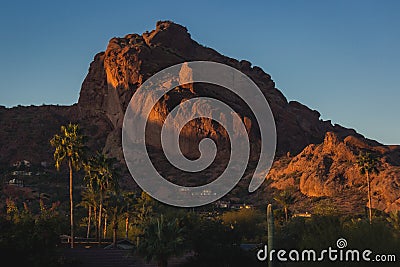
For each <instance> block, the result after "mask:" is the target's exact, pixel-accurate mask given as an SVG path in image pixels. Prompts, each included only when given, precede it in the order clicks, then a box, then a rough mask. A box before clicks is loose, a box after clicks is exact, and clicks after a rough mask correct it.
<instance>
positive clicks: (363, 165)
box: [357, 152, 379, 224]
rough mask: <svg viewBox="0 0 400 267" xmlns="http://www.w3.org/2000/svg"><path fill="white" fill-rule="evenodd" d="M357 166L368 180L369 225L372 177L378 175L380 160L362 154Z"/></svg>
mask: <svg viewBox="0 0 400 267" xmlns="http://www.w3.org/2000/svg"><path fill="white" fill-rule="evenodd" d="M357 164H358V167H359V168H360V173H361V174H362V175H365V176H366V178H367V186H368V210H369V223H370V224H372V196H371V181H370V175H371V174H373V173H375V174H378V173H379V170H378V168H377V166H378V160H377V158H376V157H374V156H372V155H371V153H368V152H366V153H362V152H360V154H359V155H358V157H357Z"/></svg>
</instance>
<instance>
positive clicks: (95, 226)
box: [93, 206, 99, 239]
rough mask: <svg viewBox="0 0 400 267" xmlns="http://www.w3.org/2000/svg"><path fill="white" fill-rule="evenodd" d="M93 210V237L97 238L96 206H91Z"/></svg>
mask: <svg viewBox="0 0 400 267" xmlns="http://www.w3.org/2000/svg"><path fill="white" fill-rule="evenodd" d="M93 211H94V228H95V229H94V230H95V239H97V238H98V233H99V230H98V225H97V208H96V206H94V207H93Z"/></svg>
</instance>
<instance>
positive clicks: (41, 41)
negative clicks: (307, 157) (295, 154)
mask: <svg viewBox="0 0 400 267" xmlns="http://www.w3.org/2000/svg"><path fill="white" fill-rule="evenodd" d="M399 14H400V1H390V0H385V1H377V0H376V1H368V0H359V1H355V0H354V1H329V0H328V1H314V0H307V1H305V0H304V1H296V0H293V1H285V0H281V1H278V0H276V1H237V2H234V1H226V2H225V3H218V1H159V2H157V1H147V2H146V3H145V1H141V3H140V4H138V3H135V1H62V2H61V1H8V2H3V3H2V7H1V9H0V36H1V44H0V48H1V49H0V59H1V63H2V64H0V105H5V106H7V107H11V106H16V105H18V104H21V105H31V104H33V105H41V104H43V103H45V104H62V105H69V104H72V103H75V102H77V99H78V97H79V90H80V86H81V83H82V81H83V79H84V77H85V76H86V74H87V71H88V67H89V64H90V62H91V61H92V59H93V56H94V55H95V54H96V53H97V52H99V51H104V50H105V48H106V46H107V43H108V40H109V39H110V38H112V37H114V36H124V35H126V34H128V33H142V32H144V31H146V30H152V29H153V28H154V27H155V23H156V21H158V20H172V21H174V22H177V23H180V24H182V25H184V26H186V27H187V28H188V30H189V32H190V33H191V35H192V38H194V39H195V40H196V41H198V42H199V43H201V44H203V45H206V46H208V47H212V48H214V49H216V50H217V51H219V52H220V53H222V54H224V55H227V56H230V57H234V58H237V59H239V60H241V59H246V60H249V61H251V62H252V63H253V65H257V66H260V67H261V68H263V69H264V71H266V72H267V73H269V74H271V76H272V79H273V80H274V81H275V83H276V86H277V88H279V89H280V90H281V91H282V92H283V93H284V94H285V96H286V97H287V98H288V99H289V100H297V101H299V102H301V103H303V104H305V105H307V106H309V107H311V108H313V109H316V110H318V111H319V112H320V113H321V114H322V118H323V119H330V120H332V122H333V123H338V124H341V125H343V126H346V127H351V128H354V129H356V130H357V131H358V132H360V133H361V134H363V135H365V136H366V137H369V138H372V139H376V140H378V141H380V142H382V143H385V144H400V123H399V114H400V105H399V101H398V100H399V97H400V90H399V85H400V74H399V73H400V15H399Z"/></svg>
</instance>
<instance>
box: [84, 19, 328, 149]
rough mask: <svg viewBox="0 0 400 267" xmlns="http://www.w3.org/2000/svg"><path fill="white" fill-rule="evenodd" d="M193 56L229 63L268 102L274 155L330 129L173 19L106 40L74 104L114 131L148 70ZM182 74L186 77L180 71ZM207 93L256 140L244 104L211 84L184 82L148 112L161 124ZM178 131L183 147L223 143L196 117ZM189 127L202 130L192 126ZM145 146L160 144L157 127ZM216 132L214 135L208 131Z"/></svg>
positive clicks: (266, 78) (265, 78)
mask: <svg viewBox="0 0 400 267" xmlns="http://www.w3.org/2000/svg"><path fill="white" fill-rule="evenodd" d="M193 60H210V61H215V62H220V63H224V64H227V65H230V66H232V67H234V68H236V69H239V70H240V71H242V72H243V73H245V74H246V75H248V76H249V77H250V78H251V79H252V80H253V81H254V82H255V83H256V84H257V85H258V86H259V87H260V89H261V90H262V92H263V94H264V95H265V96H266V98H267V100H268V102H269V103H270V106H271V109H272V112H273V114H274V117H275V119H276V124H277V133H278V154H280V155H281V154H285V153H286V152H287V151H290V153H292V154H297V153H299V152H300V151H301V150H302V149H303V148H304V147H306V146H307V145H308V144H310V143H319V142H321V141H322V140H323V137H324V134H325V132H326V131H327V130H334V127H333V126H332V125H331V123H330V122H327V121H322V120H320V114H319V113H318V112H317V111H314V110H310V109H309V108H307V107H306V106H304V105H302V104H300V103H298V102H294V101H293V102H289V103H288V102H287V100H286V98H285V97H284V96H283V94H282V93H281V92H280V91H279V90H278V89H276V88H275V83H274V82H273V80H272V79H271V76H270V75H268V74H266V73H265V72H264V71H263V70H262V69H261V68H259V67H256V66H254V67H253V66H252V65H251V63H250V62H248V61H245V60H242V61H237V60H235V59H232V58H228V57H225V56H223V55H221V54H219V53H218V52H216V51H214V50H213V49H210V48H206V47H204V46H202V45H200V44H198V43H197V42H195V41H194V40H192V39H191V38H190V34H189V33H188V32H187V29H186V28H185V27H183V26H180V25H178V24H175V23H172V22H168V21H166V22H158V23H157V25H156V29H155V30H153V31H151V32H146V33H144V34H142V35H138V34H129V35H126V36H125V37H123V38H113V39H111V40H110V42H109V44H108V47H107V50H106V51H105V52H104V53H100V54H98V55H96V56H95V59H94V61H93V62H92V64H91V66H90V69H89V73H88V75H87V77H86V79H85V81H84V82H83V84H82V90H81V94H80V98H79V102H78V106H79V107H80V108H81V109H83V110H88V111H87V112H89V113H93V112H98V113H102V114H105V115H106V116H107V117H108V118H109V120H110V122H111V123H112V125H113V127H114V129H120V128H121V126H122V121H123V116H124V111H125V109H126V107H127V105H128V102H129V101H130V99H131V97H132V95H133V93H134V92H135V91H136V89H137V88H138V87H139V86H140V85H141V84H142V83H143V82H144V81H145V80H146V79H147V78H149V77H150V76H151V75H152V74H154V73H156V72H157V71H159V70H161V69H163V68H165V67H169V66H172V65H174V64H178V63H182V62H185V61H193ZM182 75H190V73H183V72H182ZM202 95H207V96H209V97H214V98H217V99H220V100H222V101H223V102H225V103H227V104H229V105H230V106H233V107H235V108H236V110H237V112H238V113H239V114H240V115H241V118H242V120H243V121H245V122H246V125H248V126H249V128H250V129H249V131H250V132H251V133H252V138H253V140H254V142H256V139H257V129H258V128H257V127H258V126H257V123H256V122H255V120H254V118H253V117H252V116H251V113H250V112H249V110H248V109H246V106H245V105H244V104H243V103H242V102H240V99H238V98H237V97H235V95H233V94H232V93H231V94H229V93H225V92H224V89H223V88H215V87H212V86H208V87H206V86H204V85H199V86H193V85H190V84H189V85H186V86H182V87H181V88H177V89H176V91H175V92H174V93H172V94H170V95H169V97H165V98H163V100H162V102H161V103H159V105H158V106H157V109H155V111H154V112H156V113H157V114H153V117H154V118H156V119H155V122H156V124H158V125H162V123H163V121H164V120H165V117H166V115H167V114H168V113H169V111H170V110H171V109H172V108H173V107H174V106H175V105H177V104H179V103H180V102H181V101H183V100H185V99H189V98H192V97H196V96H202ZM191 126H192V127H186V128H185V130H187V132H182V135H184V136H190V138H188V140H189V142H190V141H193V142H190V143H189V144H188V143H186V146H187V147H196V143H198V140H199V139H201V138H203V137H206V136H208V135H213V136H214V139H215V140H217V141H218V140H220V141H219V142H220V143H221V144H225V143H226V141H227V136H224V132H223V131H221V129H219V126H218V125H215V124H214V123H205V124H204V122H202V121H197V122H196V123H193V124H192V125H191ZM193 129H201V131H200V130H198V131H197V130H193ZM153 132H154V133H155V137H154V138H152V137H150V138H149V144H150V145H154V146H156V147H159V140H158V139H159V138H157V133H158V131H157V130H154V131H153ZM212 133H216V134H212ZM152 140H154V141H152Z"/></svg>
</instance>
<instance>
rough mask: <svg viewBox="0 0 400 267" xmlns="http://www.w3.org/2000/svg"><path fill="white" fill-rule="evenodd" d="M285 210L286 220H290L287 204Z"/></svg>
mask: <svg viewBox="0 0 400 267" xmlns="http://www.w3.org/2000/svg"><path fill="white" fill-rule="evenodd" d="M284 210H285V219H286V222H288V209H287V207H286V206H285V208H284Z"/></svg>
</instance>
